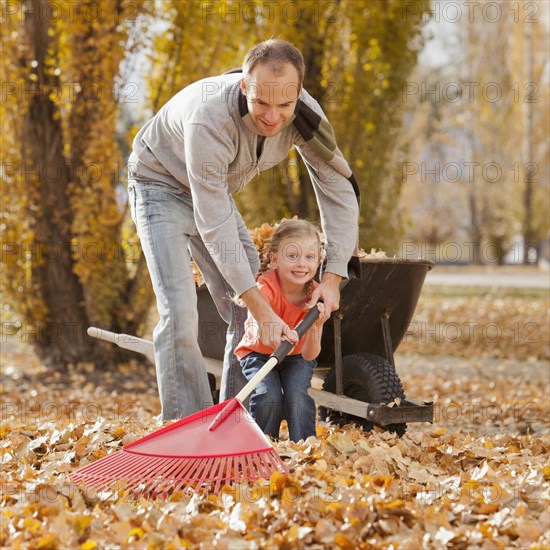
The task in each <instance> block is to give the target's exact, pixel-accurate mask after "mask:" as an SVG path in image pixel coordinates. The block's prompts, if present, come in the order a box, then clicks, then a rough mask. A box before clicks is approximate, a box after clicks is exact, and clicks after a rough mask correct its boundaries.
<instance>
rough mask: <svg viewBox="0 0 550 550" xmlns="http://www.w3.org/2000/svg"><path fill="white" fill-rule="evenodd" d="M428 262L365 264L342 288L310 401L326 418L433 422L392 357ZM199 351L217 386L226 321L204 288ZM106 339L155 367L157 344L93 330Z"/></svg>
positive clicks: (392, 425) (399, 429) (400, 426)
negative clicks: (142, 356) (411, 394)
mask: <svg viewBox="0 0 550 550" xmlns="http://www.w3.org/2000/svg"><path fill="white" fill-rule="evenodd" d="M433 266H434V263H433V262H430V261H427V260H420V259H418V260H404V259H399V258H391V259H390V258H363V259H362V260H361V278H352V279H351V280H350V281H349V283H348V284H347V285H346V287H345V288H344V289H343V290H342V294H341V299H340V308H339V309H338V311H336V312H334V313H333V314H332V316H331V318H330V319H329V320H328V321H327V322H326V323H325V326H324V328H323V336H322V339H321V353H320V354H319V356H318V357H317V367H316V369H315V371H314V376H313V380H312V386H311V388H310V389H309V393H310V395H311V396H312V397H313V399H314V400H315V402H316V403H317V404H318V405H319V415H320V418H321V419H322V420H325V419H328V420H331V421H333V422H337V423H339V424H344V423H348V422H354V423H356V424H358V425H360V426H361V427H363V428H364V429H365V430H369V429H372V427H373V426H374V425H376V426H379V427H382V428H384V429H387V430H390V431H393V432H395V433H397V434H398V435H402V434H403V433H404V432H405V429H406V424H407V423H409V422H433V403H431V402H424V401H416V400H412V399H408V398H406V397H405V393H404V390H403V386H402V384H401V380H400V378H399V375H398V374H397V370H396V367H395V359H394V353H395V351H396V349H397V347H398V346H399V344H400V343H401V340H402V339H403V336H404V335H405V333H406V331H407V328H408V327H409V323H410V321H411V319H412V317H413V314H414V310H415V308H416V304H417V302H418V298H419V296H420V292H421V290H422V285H423V284H424V279H425V277H426V274H427V273H428V271H429V270H430V269H432V268H433ZM197 297H198V312H199V326H200V330H199V346H200V348H201V351H202V354H203V357H204V360H205V365H206V369H207V371H208V373H209V375H210V376H209V377H210V379H211V381H212V380H214V379H219V378H221V371H222V364H223V356H224V349H225V335H226V330H227V325H226V323H225V322H224V321H223V320H222V319H221V317H220V316H219V314H218V311H217V309H216V306H215V305H214V301H213V300H212V298H211V296H210V294H209V293H208V290H207V289H206V287H204V286H203V287H201V288H198V289H197ZM88 334H89V335H90V336H92V337H94V338H98V339H100V340H106V341H109V342H113V343H115V344H117V345H118V346H120V347H122V348H126V349H130V350H134V351H137V352H139V353H143V354H145V355H146V356H147V357H148V358H149V359H150V360H151V361H153V362H154V360H155V359H154V352H153V343H152V342H151V341H149V340H144V339H142V338H137V337H135V336H130V335H127V334H116V333H113V332H109V331H105V330H102V329H98V328H96V327H90V328H89V329H88Z"/></svg>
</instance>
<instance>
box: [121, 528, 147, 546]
mask: <svg viewBox="0 0 550 550" xmlns="http://www.w3.org/2000/svg"><path fill="white" fill-rule="evenodd" d="M143 535H145V531H144V530H143V529H142V528H141V527H134V528H133V529H131V530H130V532H129V533H128V536H127V537H126V542H131V541H130V539H132V541H133V540H136V539H137V540H139V539H140V538H141V537H143Z"/></svg>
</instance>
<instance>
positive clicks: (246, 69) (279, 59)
mask: <svg viewBox="0 0 550 550" xmlns="http://www.w3.org/2000/svg"><path fill="white" fill-rule="evenodd" d="M288 63H290V64H291V65H293V66H294V68H295V69H296V70H297V71H298V77H299V79H300V84H302V83H303V81H304V73H305V64H304V57H303V56H302V52H300V50H299V49H298V48H296V46H293V45H292V44H291V43H290V42H287V41H286V40H277V39H270V40H265V41H264V42H260V43H259V44H256V45H255V46H254V47H253V48H251V49H250V50H249V51H248V52H247V54H246V55H245V56H244V61H243V73H244V75H245V77H246V76H248V75H249V74H250V71H252V69H253V68H254V67H255V66H256V65H264V64H265V65H268V66H269V68H270V70H271V71H272V72H273V73H275V74H276V75H280V74H282V73H284V70H285V67H284V66H285V65H286V64H288Z"/></svg>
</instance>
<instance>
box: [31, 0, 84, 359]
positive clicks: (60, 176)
mask: <svg viewBox="0 0 550 550" xmlns="http://www.w3.org/2000/svg"><path fill="white" fill-rule="evenodd" d="M46 3H47V1H46V0H40V2H36V1H31V0H26V2H25V7H26V15H25V29H26V33H27V39H28V43H29V46H30V51H29V54H30V55H31V56H32V59H34V60H35V61H36V67H35V69H34V73H33V74H34V75H35V76H36V78H35V80H34V86H33V92H34V93H33V94H32V98H31V99H30V102H29V109H28V112H27V114H26V116H25V119H24V121H23V133H22V135H23V139H24V141H25V143H24V144H23V149H24V151H25V153H24V157H23V162H24V165H25V166H26V167H32V170H29V169H26V170H25V172H26V184H27V185H28V186H29V189H31V188H34V189H36V192H35V193H34V195H35V196H33V197H32V198H31V200H30V201H29V204H30V207H31V208H33V203H35V204H36V202H39V204H36V209H37V211H40V215H39V216H36V214H35V213H34V212H32V213H31V214H32V215H31V216H29V217H30V219H32V218H33V217H34V218H35V220H36V221H35V226H34V227H33V231H34V236H35V249H34V250H33V253H34V257H33V258H32V278H33V281H34V282H35V286H36V287H37V288H39V289H40V292H41V297H42V299H43V301H44V304H45V305H46V307H47V309H48V314H47V317H46V319H50V320H52V321H41V322H37V323H36V334H35V337H34V338H33V347H34V348H35V351H36V353H37V354H38V356H39V357H40V358H41V359H42V360H43V361H44V362H46V363H47V364H52V365H54V366H60V367H62V366H65V365H67V364H68V363H74V362H79V361H89V360H91V358H92V356H93V353H94V348H93V346H92V344H91V342H90V341H89V339H88V338H87V336H86V328H87V326H88V324H89V323H88V319H87V316H86V313H85V311H84V309H83V301H84V296H83V291H82V287H81V285H80V283H79V281H78V278H77V276H76V275H75V274H74V272H73V260H72V257H71V221H72V215H71V210H70V205H69V200H68V195H67V188H68V185H69V182H70V172H69V167H68V166H67V162H66V160H65V157H64V155H63V149H62V148H63V143H64V141H63V135H62V128H61V124H60V119H61V117H60V113H59V111H58V108H57V106H56V105H55V104H54V103H53V102H52V100H51V99H50V98H49V92H50V91H51V90H55V89H59V87H58V82H57V78H56V77H55V76H54V75H53V74H52V72H51V70H48V69H47V68H46V66H45V61H46V53H47V49H48V42H49V38H48V29H49V23H48V20H47V18H46V17H45V16H44V14H47V13H48V10H47V9H45V4H46ZM33 176H34V177H33Z"/></svg>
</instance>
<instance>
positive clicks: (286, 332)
mask: <svg viewBox="0 0 550 550" xmlns="http://www.w3.org/2000/svg"><path fill="white" fill-rule="evenodd" d="M299 339H300V337H299V336H298V333H297V332H296V331H295V330H292V329H291V328H290V327H289V326H288V325H285V326H284V327H283V332H282V334H281V341H284V340H286V341H288V342H290V343H291V344H297V343H298V340H299Z"/></svg>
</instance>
